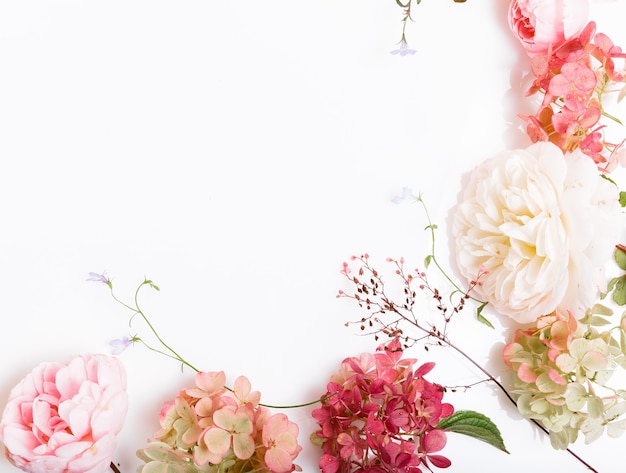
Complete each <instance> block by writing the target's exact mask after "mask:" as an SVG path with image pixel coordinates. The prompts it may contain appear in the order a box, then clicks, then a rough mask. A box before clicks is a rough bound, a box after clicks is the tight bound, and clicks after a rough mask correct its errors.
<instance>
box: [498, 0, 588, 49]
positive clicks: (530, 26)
mask: <svg viewBox="0 0 626 473" xmlns="http://www.w3.org/2000/svg"><path fill="white" fill-rule="evenodd" d="M588 19H589V0H513V1H512V2H511V4H510V5H509V26H510V27H511V30H512V31H513V34H514V35H515V36H516V37H517V38H518V39H519V40H520V42H521V43H522V46H523V47H524V49H526V52H527V53H528V55H529V56H537V55H541V54H547V53H548V51H549V50H550V49H552V50H553V49H554V48H556V47H558V46H559V45H560V44H562V43H563V42H565V41H567V40H569V39H572V38H574V37H576V36H577V35H578V34H579V33H580V32H581V31H582V29H583V28H584V27H585V25H586V24H587V21H588Z"/></svg>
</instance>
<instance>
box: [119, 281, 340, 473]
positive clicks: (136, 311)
mask: <svg viewBox="0 0 626 473" xmlns="http://www.w3.org/2000/svg"><path fill="white" fill-rule="evenodd" d="M146 285H147V286H150V287H152V288H153V289H156V290H157V291H158V290H159V288H158V287H157V286H156V285H155V284H154V283H153V282H152V281H151V280H149V279H144V281H143V282H142V283H141V284H139V286H137V289H136V290H135V294H134V298H133V301H134V304H135V306H134V307H133V306H132V305H129V304H127V303H126V302H124V301H123V300H121V299H119V298H118V297H117V296H116V295H115V293H114V292H113V284H112V283H111V282H110V281H109V282H108V283H107V286H109V290H110V293H111V297H112V298H113V300H115V301H116V302H117V303H119V304H121V305H122V306H123V307H125V308H126V309H128V310H130V311H131V312H133V315H132V316H131V318H130V320H129V322H128V324H129V326H130V325H131V324H132V320H133V318H134V317H135V316H136V315H139V316H140V317H141V318H142V319H143V321H144V322H145V323H146V325H147V326H148V328H149V329H150V331H151V332H152V334H153V335H154V337H155V338H156V339H157V340H158V342H159V343H160V344H161V345H162V346H163V347H164V348H165V350H161V349H159V348H155V347H153V346H151V345H149V344H148V343H146V341H145V340H143V339H142V338H139V337H133V342H140V343H141V344H143V346H145V347H146V348H147V349H148V350H150V351H153V352H155V353H158V354H160V355H163V356H165V357H167V358H171V359H173V360H176V361H178V362H180V363H181V364H182V365H184V366H187V367H188V368H190V369H191V370H193V371H195V372H196V373H199V372H200V370H199V369H198V368H196V367H195V366H194V365H192V364H191V363H189V362H188V361H187V360H185V359H184V358H183V357H182V356H181V355H180V354H179V353H178V352H177V351H176V350H174V349H173V348H172V347H171V346H170V345H169V344H168V343H167V342H165V340H163V338H162V337H161V336H160V335H159V333H158V331H157V330H156V328H155V327H154V325H152V323H151V322H150V320H149V319H148V317H147V316H146V314H145V313H144V312H143V310H142V309H141V307H140V306H139V292H140V291H141V289H142V288H143V287H144V286H146ZM224 388H225V389H227V390H228V391H231V392H232V391H233V390H232V389H231V388H229V387H228V386H224ZM333 395H334V393H333V394H330V395H328V396H325V397H322V398H320V399H315V400H313V401H309V402H304V403H301V404H291V405H273V404H265V403H259V406H263V407H267V408H269V409H293V408H297V407H306V406H312V405H314V404H317V403H318V402H323V401H325V400H326V399H328V398H329V397H332V396H333ZM114 467H115V465H113V466H112V468H114ZM117 473H119V471H118V472H117Z"/></svg>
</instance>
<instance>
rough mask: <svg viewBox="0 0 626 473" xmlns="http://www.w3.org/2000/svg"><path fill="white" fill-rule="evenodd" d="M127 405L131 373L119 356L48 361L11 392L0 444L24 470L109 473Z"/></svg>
mask: <svg viewBox="0 0 626 473" xmlns="http://www.w3.org/2000/svg"><path fill="white" fill-rule="evenodd" d="M127 407H128V398H127V394H126V372H125V371H124V367H123V366H122V364H121V363H120V362H119V361H118V360H117V359H116V358H113V357H110V356H106V355H82V356H77V357H75V358H74V359H72V360H71V361H70V362H69V363H68V364H62V363H42V364H40V365H39V366H37V367H36V368H35V369H33V371H31V372H30V373H29V374H28V375H26V377H25V378H24V379H22V380H21V381H20V382H19V384H18V385H17V386H15V387H14V388H13V389H12V390H11V394H10V396H9V401H8V403H7V405H6V408H5V409H4V413H3V414H2V420H0V440H1V441H2V442H3V443H4V446H5V452H6V455H7V458H8V459H9V461H10V462H11V463H12V464H14V465H15V466H16V467H18V468H20V469H21V470H23V471H27V472H31V473H39V472H43V471H50V472H55V473H103V472H105V471H106V470H107V469H108V468H109V465H110V463H111V458H112V456H113V452H114V451H115V447H116V437H115V436H116V435H117V434H118V433H119V431H120V430H121V428H122V425H123V424H124V419H125V417H126V411H127Z"/></svg>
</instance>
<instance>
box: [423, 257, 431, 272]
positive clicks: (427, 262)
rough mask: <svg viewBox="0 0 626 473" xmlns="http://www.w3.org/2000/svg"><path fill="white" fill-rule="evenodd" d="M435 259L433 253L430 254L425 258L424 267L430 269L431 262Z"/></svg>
mask: <svg viewBox="0 0 626 473" xmlns="http://www.w3.org/2000/svg"><path fill="white" fill-rule="evenodd" d="M432 260H433V255H428V256H427V257H426V258H424V267H425V268H426V269H428V267H429V266H430V262H431V261H432Z"/></svg>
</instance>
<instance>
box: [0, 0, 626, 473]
mask: <svg viewBox="0 0 626 473" xmlns="http://www.w3.org/2000/svg"><path fill="white" fill-rule="evenodd" d="M454 1H455V2H456V3H464V1H463V0H454ZM419 3H420V1H419V0H416V1H411V0H407V1H406V3H403V2H402V1H400V0H396V4H397V6H399V7H400V9H401V11H402V18H401V28H402V29H401V39H400V42H399V43H398V48H397V49H394V50H392V51H391V54H394V55H399V56H412V55H414V54H415V53H416V51H415V50H412V49H410V48H409V43H408V41H407V28H408V27H409V25H410V23H411V20H412V15H413V14H415V10H414V8H415V7H416V5H418V4H419ZM459 8H463V7H462V6H460V7H459ZM508 25H509V27H510V30H511V32H512V34H513V35H514V36H515V37H516V38H517V39H518V40H519V41H520V44H521V45H522V46H523V47H524V49H525V51H526V52H527V53H528V70H529V73H530V74H531V79H532V80H531V86H530V88H529V89H528V90H527V97H528V98H529V100H534V102H533V103H536V104H537V108H536V112H535V113H534V114H532V115H528V114H520V115H519V121H520V126H523V127H524V128H525V131H526V134H527V137H528V146H527V147H525V148H523V149H505V150H503V151H501V152H500V153H499V154H497V155H496V156H493V157H490V158H488V159H486V160H485V161H484V162H482V163H481V164H479V165H478V166H477V167H476V168H475V169H474V170H473V172H472V174H471V176H470V179H469V180H468V182H467V183H466V184H465V186H464V188H463V191H462V195H461V196H460V198H459V201H458V204H457V205H456V207H455V208H454V209H453V218H452V221H451V225H452V234H454V235H455V236H454V240H453V241H452V242H451V243H452V247H451V249H450V251H451V252H452V253H453V254H454V255H455V260H456V263H457V268H454V271H455V272H456V274H458V275H459V276H458V279H459V280H458V281H457V278H456V277H454V276H451V274H452V273H451V272H449V271H447V270H446V268H444V267H443V265H442V264H441V263H440V262H439V260H438V259H437V254H436V252H435V241H436V234H437V232H436V231H437V226H436V224H434V223H433V222H431V221H430V217H429V216H428V209H427V205H426V203H425V202H424V200H423V199H422V196H421V195H420V194H419V193H414V192H413V191H411V190H410V189H405V190H404V191H403V194H402V195H400V196H398V197H397V198H396V199H395V201H396V202H397V203H402V202H408V203H413V204H417V205H419V206H421V208H422V210H423V212H424V214H425V215H426V217H427V219H428V226H427V227H426V231H427V232H429V234H430V237H431V241H432V247H431V249H430V252H428V253H427V255H426V257H425V259H424V261H423V265H422V267H421V268H413V267H409V266H408V264H407V263H406V261H405V259H404V258H397V259H394V258H387V259H386V260H385V264H386V267H387V268H389V270H388V271H384V270H380V268H376V267H375V265H374V263H372V260H373V258H371V257H370V255H367V254H362V255H356V256H353V257H352V258H351V259H350V261H349V262H345V263H343V265H342V268H341V270H340V274H341V276H342V277H344V278H345V283H346V287H347V288H348V287H349V289H347V288H344V289H341V290H339V291H338V294H337V297H338V298H339V299H344V300H347V301H350V302H352V303H354V304H356V305H358V306H359V307H360V308H361V310H362V311H363V314H364V315H363V316H362V318H360V319H359V320H355V321H352V322H348V323H347V325H348V326H355V327H357V330H358V331H359V332H361V333H364V334H365V335H368V336H371V337H372V338H373V339H374V340H375V341H376V344H377V348H376V350H375V351H374V352H373V353H363V354H359V355H354V354H346V356H347V357H346V358H345V359H344V360H343V361H342V362H341V363H340V365H339V366H338V368H337V371H336V372H335V373H334V374H332V375H331V376H330V377H329V379H327V380H324V382H325V384H324V386H323V387H322V388H320V395H319V397H317V398H316V399H313V400H309V401H307V402H305V403H299V404H294V405H287V406H275V405H269V404H265V403H262V402H261V394H260V393H259V392H258V391H254V390H253V389H252V386H251V383H250V381H249V380H248V379H247V378H246V377H245V376H239V377H237V378H235V379H234V381H233V382H232V385H231V384H230V383H229V381H228V377H227V375H226V373H224V372H223V371H218V372H205V371H202V370H200V369H198V368H196V367H195V366H194V365H193V364H192V363H191V362H190V361H189V360H187V359H185V358H183V357H182V356H181V355H180V354H179V353H178V352H177V351H176V349H175V348H174V347H172V346H170V345H169V344H168V342H167V340H166V339H165V338H164V337H162V336H161V334H160V333H159V332H158V330H157V328H156V327H155V326H154V325H153V324H152V322H151V320H150V318H149V317H148V315H147V314H146V313H145V312H144V311H143V309H142V307H141V305H140V295H142V294H143V291H144V290H145V289H153V290H156V291H158V290H159V287H158V286H157V285H156V284H155V283H154V282H153V281H151V280H149V279H144V280H143V281H141V282H140V283H139V284H138V286H137V288H136V291H135V293H134V297H133V299H132V300H131V301H126V300H123V299H121V298H119V297H118V295H117V293H116V292H115V290H114V289H115V288H114V283H113V280H112V279H111V278H110V277H109V276H108V275H106V274H99V273H91V274H90V275H89V276H88V280H90V281H93V282H94V283H98V284H102V285H103V286H105V287H107V288H108V289H109V291H110V295H111V297H112V298H113V299H114V300H115V301H116V302H117V303H119V304H120V305H121V306H122V307H123V308H124V310H126V311H129V313H130V316H129V325H130V326H133V323H136V322H142V323H143V327H144V329H147V334H146V335H145V336H144V335H138V334H133V335H129V336H127V337H124V338H122V339H118V340H114V341H112V342H111V350H112V356H109V355H100V354H86V355H80V356H76V357H74V358H73V359H71V360H69V361H68V362H66V363H62V362H47V363H42V364H41V365H39V366H37V367H35V368H34V369H33V370H32V371H31V372H30V373H29V374H27V375H26V376H25V377H24V378H23V379H22V380H21V381H20V383H19V384H18V385H17V386H15V387H14V388H13V389H12V391H11V393H10V396H9V400H8V402H7V404H6V407H5V409H4V412H3V414H2V420H1V421H0V440H1V441H2V442H3V443H4V446H5V453H6V456H7V458H8V459H9V461H10V462H11V463H12V464H13V465H15V466H16V467H17V468H19V469H21V470H23V471H27V472H33V473H38V472H43V471H55V472H63V473H102V472H104V471H106V470H109V469H111V470H113V471H116V472H119V471H120V470H119V468H118V466H117V465H115V464H114V463H113V462H112V457H113V455H114V452H115V449H116V447H117V445H116V435H117V434H118V433H119V432H120V430H121V428H122V426H123V423H124V418H125V416H126V413H127V410H128V399H127V394H126V374H125V370H124V367H123V365H122V363H121V361H120V359H119V357H118V356H117V355H120V354H121V353H122V352H123V351H124V350H125V349H126V348H127V347H128V346H130V345H141V346H143V347H144V348H146V349H147V350H150V351H152V352H155V354H156V355H158V356H164V357H167V358H172V359H174V360H176V361H178V362H179V363H180V364H181V366H182V367H183V368H187V369H190V370H192V371H193V372H195V373H196V376H195V384H194V385H193V386H187V387H183V388H181V390H180V391H179V393H178V394H177V395H176V396H175V398H174V399H171V400H167V401H165V403H164V404H163V408H162V409H161V411H160V412H159V413H158V420H159V425H160V428H159V429H158V431H156V432H155V433H154V435H153V439H152V441H151V442H150V443H149V444H148V445H146V446H144V447H143V448H140V449H139V450H138V451H137V456H138V458H139V459H140V460H141V461H142V462H143V464H142V465H141V466H140V467H139V468H138V470H137V471H138V472H139V473H198V472H211V473H222V472H231V473H243V472H272V473H287V472H291V471H301V468H300V467H299V466H298V464H297V457H298V454H299V453H300V451H301V450H302V446H301V445H299V443H298V434H299V431H300V428H299V426H298V424H297V423H296V422H294V421H293V420H291V419H290V418H289V417H288V412H289V409H290V408H294V407H303V406H313V410H312V413H311V415H312V417H313V419H314V420H315V421H316V423H317V424H318V427H319V428H318V429H317V430H316V431H314V432H310V440H311V442H312V443H313V444H315V445H317V446H319V449H320V450H319V452H320V459H319V469H320V471H321V472H323V473H337V472H340V473H353V472H354V473H386V472H403V473H404V472H406V473H418V472H425V471H431V472H432V471H434V470H436V469H442V468H447V467H450V466H451V464H452V463H451V461H450V460H449V459H448V458H447V457H446V456H445V446H446V439H447V435H448V434H462V435H467V436H470V437H473V438H475V439H477V440H480V441H483V442H486V443H488V444H490V445H492V446H493V447H495V448H497V449H499V450H501V451H502V452H507V449H506V446H505V439H503V438H502V436H501V434H500V431H499V430H498V428H497V426H496V425H495V424H494V423H493V422H492V421H491V420H490V419H489V418H488V417H486V416H484V415H483V414H481V413H479V412H475V411H472V410H456V409H455V408H454V406H453V405H452V404H451V403H449V402H447V401H446V399H445V398H446V393H447V392H448V391H449V390H454V389H455V387H454V386H444V385H440V384H437V383H436V382H433V381H431V380H430V373H431V371H432V369H433V368H434V365H435V364H434V363H433V362H429V361H425V362H424V361H422V360H420V364H418V363H417V362H418V360H417V359H416V358H411V357H409V355H410V353H411V350H412V348H413V347H415V346H422V347H424V348H425V349H426V351H427V350H428V347H429V346H432V345H438V346H446V347H448V348H450V349H451V350H452V351H454V352H455V353H456V354H457V355H458V356H460V357H462V358H464V359H465V360H466V361H467V362H469V363H470V364H471V365H473V366H474V367H476V368H477V369H478V371H479V372H480V373H482V375H483V379H480V380H479V381H477V383H476V384H478V383H483V382H486V383H492V384H493V385H495V386H496V387H497V389H499V390H500V392H501V393H502V395H503V396H504V397H505V398H506V399H508V400H509V401H510V402H511V403H512V404H513V405H515V406H516V408H517V409H518V410H519V412H520V413H521V414H522V415H523V416H524V417H525V418H527V419H528V420H529V421H530V422H533V423H534V424H536V425H537V426H538V427H539V428H540V429H541V430H542V431H543V432H544V433H545V434H546V435H547V436H549V439H550V442H551V445H552V446H553V447H554V449H556V450H565V451H566V452H567V453H569V454H571V455H573V456H574V457H575V458H576V459H577V460H578V461H580V462H581V463H582V464H583V465H585V466H586V467H587V468H588V469H589V470H591V471H596V470H595V469H594V468H593V466H592V465H589V464H587V463H586V462H585V461H584V459H583V458H581V457H580V456H578V455H577V454H576V453H575V452H573V451H572V450H571V449H570V446H571V444H572V443H574V442H575V441H576V440H577V439H578V438H579V436H582V437H584V440H585V442H586V443H591V442H593V441H595V440H597V439H598V438H600V437H602V436H604V435H607V436H609V437H618V436H620V435H622V434H623V432H624V430H626V417H624V414H625V413H626V389H623V388H621V387H620V386H617V385H613V384H612V379H613V378H614V376H613V375H614V374H615V372H617V371H619V370H622V369H626V313H625V315H621V316H619V315H616V314H614V310H613V309H611V307H610V306H611V305H617V306H623V305H625V304H626V274H620V273H618V274H616V275H612V276H607V272H606V267H607V265H609V264H613V263H614V266H615V267H617V268H619V270H620V271H622V272H623V273H626V246H624V245H623V244H622V243H621V242H619V235H620V232H621V231H622V229H623V210H622V208H623V207H624V205H625V204H626V197H625V196H626V194H624V193H623V192H621V191H620V189H619V188H618V187H617V185H616V183H615V182H614V180H613V179H612V177H611V173H612V172H614V171H615V170H616V169H618V168H620V167H623V166H625V165H626V151H625V148H624V142H625V141H626V136H625V138H624V139H623V140H621V141H617V142H612V141H609V139H608V138H607V137H606V134H605V132H606V130H607V128H608V127H609V126H610V125H612V124H620V122H619V119H618V117H614V116H612V115H610V114H609V113H607V112H606V110H605V104H606V102H607V101H608V100H616V101H619V100H621V99H623V97H624V95H626V78H625V76H624V74H625V73H626V70H625V67H624V62H625V60H626V54H625V53H624V52H622V50H621V48H620V47H619V46H617V45H615V44H613V42H612V40H611V39H610V38H609V37H608V36H607V35H606V34H603V33H602V32H598V31H597V27H596V23H595V22H594V21H592V20H590V19H589V5H588V2H587V0H512V1H511V2H510V5H509V9H508ZM432 272H437V273H439V274H440V275H443V276H444V278H445V279H446V280H447V281H448V283H449V285H450V288H451V289H440V288H437V287H434V286H433V285H432V284H431V283H430V280H429V275H430V274H432ZM388 276H389V279H388ZM422 293H425V294H427V295H429V296H430V297H431V298H432V301H433V311H432V313H431V314H430V315H428V316H424V315H422V314H421V311H417V310H416V309H417V306H418V294H422ZM397 294H400V296H398V295H397ZM608 301H611V304H609V303H608ZM487 307H488V308H489V310H490V313H491V314H495V316H497V317H502V318H506V319H507V320H510V321H511V322H512V323H514V324H516V327H517V328H516V330H515V331H514V334H513V336H512V338H511V339H510V340H501V341H503V342H504V343H505V347H504V350H503V351H502V357H503V360H504V363H505V365H506V367H507V369H508V370H509V371H510V373H509V374H510V375H511V379H512V385H511V386H508V385H506V384H505V383H504V382H503V381H501V380H499V379H498V378H497V377H496V376H495V375H493V374H492V373H490V372H489V371H488V370H487V369H486V368H485V367H483V366H481V365H480V364H478V363H477V362H476V361H474V360H473V359H472V358H471V357H470V356H468V355H467V354H466V353H465V352H464V351H463V349H462V347H461V346H459V345H457V344H456V342H455V341H453V340H451V339H450V335H449V333H448V327H449V326H450V324H453V323H454V320H455V318H456V317H457V314H460V313H461V312H465V313H467V312H468V311H473V313H474V314H475V316H476V319H477V323H478V324H480V323H482V324H483V325H486V326H488V327H489V326H491V323H490V321H489V317H488V316H487V315H486V314H485V310H484V309H485V308H487ZM492 316H493V315H492ZM469 387H470V386H465V388H469ZM155 414H157V413H155Z"/></svg>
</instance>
